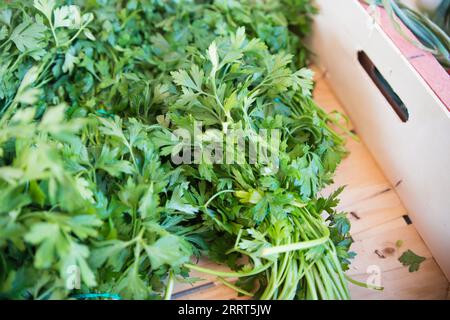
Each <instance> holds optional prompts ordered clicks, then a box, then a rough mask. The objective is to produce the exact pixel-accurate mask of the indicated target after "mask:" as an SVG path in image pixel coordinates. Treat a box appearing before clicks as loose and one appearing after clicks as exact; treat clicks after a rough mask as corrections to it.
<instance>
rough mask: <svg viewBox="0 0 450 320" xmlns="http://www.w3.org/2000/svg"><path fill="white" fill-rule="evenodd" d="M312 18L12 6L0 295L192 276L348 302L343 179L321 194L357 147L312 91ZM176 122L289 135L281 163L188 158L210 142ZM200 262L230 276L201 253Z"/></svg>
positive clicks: (66, 293) (178, 4)
mask: <svg viewBox="0 0 450 320" xmlns="http://www.w3.org/2000/svg"><path fill="white" fill-rule="evenodd" d="M314 12H315V9H314V8H313V7H312V5H311V4H310V3H309V1H303V0H301V1H299V0H283V1H275V0H273V1H264V2H254V1H239V2H237V1H227V2H224V1H207V2H204V1H174V2H171V1H167V2H158V1H156V2H155V1H150V0H143V1H126V2H117V3H116V2H113V1H82V0H79V1H70V2H69V1H67V2H66V1H53V0H36V1H34V2H33V3H31V2H30V1H15V2H12V3H2V4H0V57H1V59H2V65H1V66H0V190H1V191H2V192H0V231H1V232H0V269H1V273H0V296H1V297H8V298H16V299H63V298H68V297H78V296H80V294H81V296H82V295H83V294H90V293H96V292H98V293H108V294H114V295H119V296H120V297H121V298H127V299H152V298H154V299H161V298H164V299H170V296H171V293H172V290H173V286H174V283H175V282H177V281H184V282H190V281H194V280H195V279H189V269H192V270H194V269H196V270H199V271H202V272H207V273H212V274H216V275H217V276H219V277H221V278H227V277H238V278H239V281H238V282H237V283H236V284H232V283H230V282H229V281H227V280H225V279H221V281H223V282H224V283H226V284H227V285H228V286H229V287H231V288H235V289H236V290H237V292H238V293H240V294H246V295H253V296H255V297H257V298H261V299H348V298H349V293H348V289H347V282H346V280H345V278H344V274H343V271H344V270H346V269H347V268H348V264H349V259H351V258H352V257H353V255H354V254H353V253H351V252H349V247H350V244H351V238H350V236H349V230H350V225H349V222H348V220H347V219H346V217H345V214H344V213H339V212H336V209H335V208H336V206H337V204H338V199H337V197H338V195H339V193H340V192H341V191H342V189H339V190H337V191H336V192H335V193H334V194H332V195H331V196H330V197H328V198H322V197H320V196H319V191H320V190H321V189H322V188H323V187H324V186H325V185H327V184H329V183H331V182H332V176H333V173H334V171H335V169H336V167H337V165H338V164H339V162H340V160H341V159H342V157H344V156H345V154H346V151H345V149H344V146H343V145H344V138H342V137H341V136H340V135H338V134H337V133H336V132H335V131H334V130H333V129H332V128H333V127H339V128H342V127H343V126H342V124H341V123H340V118H339V117H337V116H336V114H330V115H329V114H327V113H325V112H324V111H323V110H321V109H320V108H319V107H318V106H317V105H316V104H315V103H314V101H313V100H312V98H311V90H312V87H313V81H312V72H311V71H310V70H308V69H307V68H305V62H306V57H307V55H308V51H307V50H306V49H305V47H304V45H303V43H302V41H301V38H299V37H303V36H304V35H306V34H308V33H309V31H310V23H311V15H312V14H313V13H314ZM94 17H95V18H94ZM94 35H95V36H94ZM198 121H201V122H202V124H203V129H204V130H207V131H201V132H200V133H197V132H195V130H194V125H195V123H196V122H198ZM181 129H184V130H185V131H187V132H188V133H189V135H190V136H191V137H195V138H197V139H198V138H201V141H204V142H206V143H207V145H208V144H211V145H212V144H213V142H214V141H216V140H218V139H220V138H222V137H223V136H226V134H227V133H229V132H231V131H232V130H242V131H243V132H245V134H244V136H243V138H244V140H245V142H246V143H258V144H262V145H263V146H265V145H266V144H265V142H264V140H263V139H262V138H261V137H260V135H259V134H260V133H261V132H263V131H264V130H268V131H269V130H278V132H280V135H279V137H278V138H279V145H278V146H277V147H273V149H270V150H269V154H271V153H272V152H275V151H278V152H279V156H278V159H277V161H276V162H274V163H271V164H270V163H269V164H267V163H258V162H257V163H253V162H251V161H250V158H249V154H248V153H245V152H244V153H239V152H238V151H239V150H237V149H236V150H235V151H236V152H235V154H236V155H237V157H238V158H239V162H238V163H234V164H227V163H215V162H213V161H211V158H210V157H209V156H207V154H206V153H204V154H202V156H201V157H200V159H199V161H197V162H194V163H175V162H174V161H172V159H171V156H173V155H176V154H177V153H179V152H180V151H181V149H182V148H181V147H182V146H184V147H188V149H190V150H191V151H195V150H196V148H197V147H198V145H196V144H195V143H182V144H180V141H179V139H178V138H177V132H178V130H181ZM244 129H245V130H244ZM236 148H237V146H236ZM236 160H237V159H236ZM266 160H267V159H266ZM323 213H326V214H327V217H326V218H323V217H322V214H323ZM202 254H205V255H208V256H209V257H210V258H211V259H213V260H214V261H217V262H222V263H226V264H227V265H228V266H230V267H231V268H232V269H233V270H232V271H231V272H217V271H215V270H208V269H205V268H202V267H199V266H197V265H195V264H191V263H189V261H191V258H192V256H200V255H202ZM78 275H79V277H78Z"/></svg>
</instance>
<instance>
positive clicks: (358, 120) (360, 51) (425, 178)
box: [310, 0, 450, 280]
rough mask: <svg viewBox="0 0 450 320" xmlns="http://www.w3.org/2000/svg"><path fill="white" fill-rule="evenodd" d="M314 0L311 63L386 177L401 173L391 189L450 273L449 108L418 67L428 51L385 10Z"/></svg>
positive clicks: (353, 0)
mask: <svg viewBox="0 0 450 320" xmlns="http://www.w3.org/2000/svg"><path fill="white" fill-rule="evenodd" d="M315 2H316V5H317V6H318V9H319V14H318V15H316V16H315V18H314V26H313V30H314V32H313V35H312V37H311V44H310V46H311V48H312V50H313V51H314V52H315V53H316V55H315V58H316V63H317V65H318V66H320V67H321V68H322V69H323V70H327V71H328V73H327V81H328V82H329V84H330V85H331V87H332V88H333V90H334V92H335V94H336V96H337V97H338V98H339V99H340V101H341V102H342V103H343V104H344V105H345V108H346V111H347V114H348V115H349V116H350V117H351V119H352V120H353V121H354V125H355V128H356V130H357V131H358V134H359V136H360V137H361V138H362V139H363V140H364V142H365V143H366V146H367V148H368V149H369V151H370V152H371V154H372V155H373V156H374V159H375V160H376V161H377V164H378V165H379V166H380V167H381V169H382V172H383V173H384V174H385V176H386V177H387V180H388V181H389V182H390V183H391V184H392V185H396V184H397V183H398V182H399V181H402V182H401V184H399V185H398V186H397V187H396V192H397V194H398V195H399V197H400V199H401V200H402V201H403V205H404V207H405V208H407V210H408V214H409V216H410V218H411V220H412V221H413V222H414V224H415V228H416V229H417V230H418V231H419V233H420V235H421V236H422V238H423V239H424V241H425V242H426V244H427V246H428V248H430V250H431V251H432V252H433V256H434V257H435V259H436V261H437V262H438V264H439V265H440V267H441V269H442V270H443V272H444V273H445V274H446V275H447V279H449V280H450V254H449V252H450V233H449V226H450V209H449V208H450V197H449V195H448V192H449V190H450V170H449V162H450V139H449V136H450V112H449V110H448V109H447V108H446V106H445V105H444V103H443V102H442V101H443V100H445V101H447V99H446V98H445V99H442V98H443V96H442V95H440V96H439V97H438V96H437V95H436V92H437V91H439V92H440V91H441V89H439V90H434V89H432V88H431V87H430V85H429V81H428V83H427V81H426V79H428V78H429V75H427V76H426V77H425V78H426V79H424V73H423V72H422V75H421V74H420V73H419V72H418V70H417V69H418V65H417V63H418V62H419V61H422V60H424V61H425V60H427V59H428V58H430V56H429V55H428V54H425V53H420V50H418V49H416V48H415V47H413V46H411V44H409V43H408V42H407V41H406V42H405V40H404V39H403V38H402V37H401V36H399V35H398V33H397V32H395V30H393V29H392V27H391V24H390V21H389V19H388V18H387V16H386V14H384V13H383V11H382V10H381V11H378V10H377V11H376V12H379V13H380V16H379V17H378V15H377V14H376V13H371V14H369V12H367V10H366V8H365V7H364V6H363V5H362V4H361V3H362V0H346V1H340V5H339V6H336V0H315ZM400 42H401V43H402V44H401V45H400ZM427 57H428V58H427ZM434 65H435V66H436V61H434ZM415 66H416V67H417V68H416V67H415ZM437 67H438V68H440V66H437ZM423 68H424V66H421V67H420V68H419V69H420V70H423ZM424 69H425V70H426V71H427V72H428V71H431V69H430V68H428V67H426V66H425V68H424ZM440 71H441V72H440V74H442V77H441V76H439V77H438V76H432V78H433V79H445V77H446V80H438V81H437V82H438V84H439V86H441V85H442V86H443V87H442V90H443V92H445V93H446V95H448V94H449V93H450V91H449V85H450V84H449V81H450V78H449V77H448V75H446V74H445V71H444V70H443V69H442V68H440ZM433 82H434V81H433ZM389 87H390V89H388V88H389ZM400 100H401V101H402V103H400V102H399V101H400ZM389 101H390V102H389ZM395 101H396V102H395ZM391 104H392V106H391ZM393 106H394V107H395V109H396V111H394V107H393ZM405 109H407V112H406V111H405ZM397 114H399V115H400V116H398V115H397ZM357 165H358V166H359V167H360V166H362V164H361V162H358V163H357ZM346 174H348V173H346Z"/></svg>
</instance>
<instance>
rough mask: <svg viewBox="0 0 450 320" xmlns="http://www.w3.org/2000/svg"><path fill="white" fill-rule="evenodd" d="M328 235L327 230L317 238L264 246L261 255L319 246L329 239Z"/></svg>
mask: <svg viewBox="0 0 450 320" xmlns="http://www.w3.org/2000/svg"><path fill="white" fill-rule="evenodd" d="M327 231H328V230H327ZM329 236H330V235H329V231H328V234H326V235H325V236H324V237H322V238H319V239H315V240H309V241H301V242H296V243H290V244H285V245H281V246H276V247H271V248H264V249H263V250H262V253H261V256H263V257H267V256H271V255H274V254H278V253H283V252H289V251H297V250H305V249H309V248H313V247H316V246H319V245H321V244H324V243H325V242H327V241H328V239H329Z"/></svg>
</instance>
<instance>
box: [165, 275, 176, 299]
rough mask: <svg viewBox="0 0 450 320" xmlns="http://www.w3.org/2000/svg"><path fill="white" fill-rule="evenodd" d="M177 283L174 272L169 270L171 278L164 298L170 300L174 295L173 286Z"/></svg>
mask: <svg viewBox="0 0 450 320" xmlns="http://www.w3.org/2000/svg"><path fill="white" fill-rule="evenodd" d="M174 283H175V278H174V276H173V272H172V271H170V272H169V279H168V281H167V286H166V291H165V293H164V300H170V299H171V297H172V292H173V286H174Z"/></svg>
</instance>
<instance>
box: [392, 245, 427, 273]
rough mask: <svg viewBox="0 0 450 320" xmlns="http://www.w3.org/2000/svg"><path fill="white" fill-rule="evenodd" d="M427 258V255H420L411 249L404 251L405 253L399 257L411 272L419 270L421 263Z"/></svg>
mask: <svg viewBox="0 0 450 320" xmlns="http://www.w3.org/2000/svg"><path fill="white" fill-rule="evenodd" d="M425 260H426V258H425V257H421V256H418V255H417V254H415V253H414V252H412V251H411V250H407V251H405V252H403V254H402V255H401V256H400V258H398V261H400V262H401V263H402V264H403V265H404V266H405V267H408V270H409V272H414V271H418V270H419V267H420V264H421V263H422V262H424V261H425Z"/></svg>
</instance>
